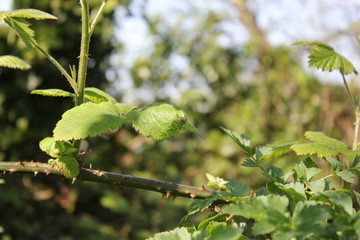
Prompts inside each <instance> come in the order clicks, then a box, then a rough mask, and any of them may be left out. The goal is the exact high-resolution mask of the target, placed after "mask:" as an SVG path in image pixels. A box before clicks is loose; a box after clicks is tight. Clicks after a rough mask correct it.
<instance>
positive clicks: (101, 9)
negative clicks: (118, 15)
mask: <svg viewBox="0 0 360 240" xmlns="http://www.w3.org/2000/svg"><path fill="white" fill-rule="evenodd" d="M106 2H107V0H103V2H102V3H101V6H100V8H99V10H98V11H97V13H96V15H95V17H94V19H93V20H92V22H91V26H90V30H89V35H90V37H91V35H92V34H93V32H94V29H95V26H96V24H97V23H98V21H99V18H100V15H101V13H102V11H103V10H104V7H105V4H106Z"/></svg>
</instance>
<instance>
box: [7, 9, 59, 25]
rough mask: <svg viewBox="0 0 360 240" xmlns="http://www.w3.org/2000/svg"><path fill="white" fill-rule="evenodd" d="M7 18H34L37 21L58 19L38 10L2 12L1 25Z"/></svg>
mask: <svg viewBox="0 0 360 240" xmlns="http://www.w3.org/2000/svg"><path fill="white" fill-rule="evenodd" d="M5 17H17V18H32V19H36V20H40V19H57V17H55V16H53V15H51V14H49V13H46V12H43V11H40V10H37V9H19V10H14V11H3V12H0V23H1V21H2V20H3V19H4V18H5Z"/></svg>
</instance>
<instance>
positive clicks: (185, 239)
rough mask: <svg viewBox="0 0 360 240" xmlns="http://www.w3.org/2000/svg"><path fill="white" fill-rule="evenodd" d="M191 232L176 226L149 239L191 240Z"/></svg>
mask: <svg viewBox="0 0 360 240" xmlns="http://www.w3.org/2000/svg"><path fill="white" fill-rule="evenodd" d="M191 239H192V238H191V234H190V233H189V232H188V231H187V230H186V228H175V229H174V230H172V231H169V232H162V233H157V234H155V235H154V237H151V238H148V240H191Z"/></svg>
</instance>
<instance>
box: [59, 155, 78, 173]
mask: <svg viewBox="0 0 360 240" xmlns="http://www.w3.org/2000/svg"><path fill="white" fill-rule="evenodd" d="M55 166H56V167H57V168H58V169H59V171H60V173H61V174H62V175H64V176H65V177H67V178H75V177H76V176H77V175H79V163H78V161H77V160H76V158H75V157H74V156H72V155H61V156H59V157H58V158H57V159H56V160H55Z"/></svg>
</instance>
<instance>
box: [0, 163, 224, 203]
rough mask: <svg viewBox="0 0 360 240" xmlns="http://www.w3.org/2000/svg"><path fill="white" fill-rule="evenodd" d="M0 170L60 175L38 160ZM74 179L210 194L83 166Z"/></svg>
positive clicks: (191, 195)
mask: <svg viewBox="0 0 360 240" xmlns="http://www.w3.org/2000/svg"><path fill="white" fill-rule="evenodd" d="M0 171H2V172H3V174H6V173H7V174H10V173H11V174H13V173H33V174H34V175H35V176H36V175H37V174H38V173H45V174H52V175H58V176H62V174H61V173H60V171H59V169H58V168H56V167H54V168H53V167H51V166H50V165H49V164H47V163H39V162H0ZM75 180H80V181H85V182H98V183H107V184H113V185H118V186H124V187H130V188H136V189H143V190H149V191H155V192H160V193H162V194H163V195H164V196H166V197H169V196H173V197H174V198H175V197H178V196H181V197H186V198H193V199H194V198H197V199H204V198H206V197H208V196H210V194H211V191H210V190H208V189H205V188H204V187H201V188H199V187H194V186H188V185H182V184H177V183H174V182H168V181H158V180H153V179H147V178H141V177H135V176H130V175H125V174H119V173H111V172H105V171H100V170H94V169H89V168H83V167H82V168H81V169H80V174H79V175H78V176H77V177H76V179H73V181H75ZM218 202H219V203H220V202H223V203H226V202H225V201H221V200H219V201H218Z"/></svg>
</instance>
